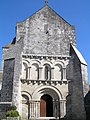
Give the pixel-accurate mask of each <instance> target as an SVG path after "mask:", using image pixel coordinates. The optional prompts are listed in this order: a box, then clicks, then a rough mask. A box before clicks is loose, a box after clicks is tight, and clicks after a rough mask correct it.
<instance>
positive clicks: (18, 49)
mask: <svg viewBox="0 0 90 120" xmlns="http://www.w3.org/2000/svg"><path fill="white" fill-rule="evenodd" d="M75 34H76V33H75V28H74V26H72V25H70V24H69V23H68V22H67V21H65V20H64V19H63V18H62V17H61V16H59V15H58V14H57V13H56V12H55V11H54V10H53V9H51V8H50V7H49V6H48V5H47V4H46V5H45V6H44V7H43V8H41V9H40V10H38V11H37V12H36V13H34V14H33V15H32V16H30V17H29V18H27V19H25V20H24V21H22V22H19V23H17V25H16V37H15V38H14V39H13V41H12V42H11V43H9V44H8V45H6V46H4V47H3V57H2V58H3V60H2V62H3V83H2V90H1V98H0V101H1V102H0V106H1V107H0V108H1V111H2V112H4V111H5V108H7V106H9V105H15V106H17V110H18V111H19V113H20V115H21V117H22V120H27V119H29V120H36V119H44V120H45V119H60V118H65V119H69V120H85V119H86V113H85V106H84V97H85V95H86V94H87V92H88V90H89V86H88V72H87V63H86V61H85V60H84V58H83V57H82V55H81V53H80V52H79V51H78V50H77V48H76V35H75Z"/></svg>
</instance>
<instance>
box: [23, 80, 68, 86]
mask: <svg viewBox="0 0 90 120" xmlns="http://www.w3.org/2000/svg"><path fill="white" fill-rule="evenodd" d="M21 82H22V84H33V85H34V84H43V85H51V84H54V85H57V84H60V85H62V84H68V81H67V80H62V81H59V80H27V79H21Z"/></svg>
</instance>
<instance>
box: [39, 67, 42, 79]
mask: <svg viewBox="0 0 90 120" xmlns="http://www.w3.org/2000/svg"><path fill="white" fill-rule="evenodd" d="M39 80H42V67H39Z"/></svg>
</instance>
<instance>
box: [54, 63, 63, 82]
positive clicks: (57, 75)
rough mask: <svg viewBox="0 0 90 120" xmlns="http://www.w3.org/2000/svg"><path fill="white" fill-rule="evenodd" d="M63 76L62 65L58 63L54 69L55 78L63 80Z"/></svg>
mask: <svg viewBox="0 0 90 120" xmlns="http://www.w3.org/2000/svg"><path fill="white" fill-rule="evenodd" d="M62 78H63V70H62V66H61V65H60V64H56V65H55V69H54V79H55V80H62Z"/></svg>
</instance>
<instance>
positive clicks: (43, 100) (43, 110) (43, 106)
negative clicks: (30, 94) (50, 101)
mask: <svg viewBox="0 0 90 120" xmlns="http://www.w3.org/2000/svg"><path fill="white" fill-rule="evenodd" d="M40 117H46V96H42V97H41V101H40Z"/></svg>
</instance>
